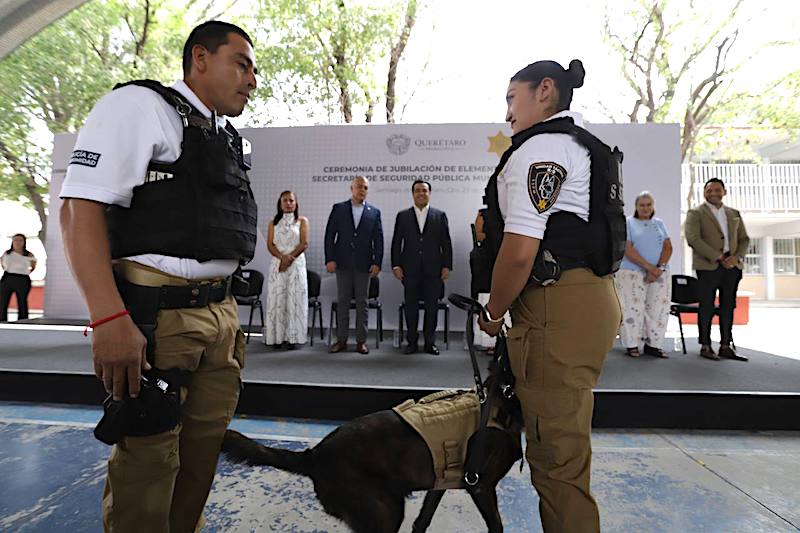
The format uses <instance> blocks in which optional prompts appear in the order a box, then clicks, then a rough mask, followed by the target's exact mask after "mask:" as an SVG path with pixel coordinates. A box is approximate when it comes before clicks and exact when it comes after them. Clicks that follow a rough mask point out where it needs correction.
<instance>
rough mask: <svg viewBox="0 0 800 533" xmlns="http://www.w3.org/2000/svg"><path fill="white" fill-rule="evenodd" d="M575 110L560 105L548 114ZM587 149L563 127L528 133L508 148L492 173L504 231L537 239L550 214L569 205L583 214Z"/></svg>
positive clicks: (574, 116)
mask: <svg viewBox="0 0 800 533" xmlns="http://www.w3.org/2000/svg"><path fill="white" fill-rule="evenodd" d="M560 117H571V118H572V120H573V121H575V125H576V126H581V127H583V117H582V116H581V115H580V113H575V112H572V111H561V112H560V113H556V114H555V115H553V116H552V117H550V118H549V119H548V120H552V119H554V118H560ZM590 177H591V161H590V159H589V150H587V149H586V148H585V147H584V146H583V145H581V144H579V143H578V141H576V140H575V139H574V138H573V137H572V136H571V135H568V134H566V133H543V134H540V135H534V136H533V137H531V138H530V139H528V140H527V141H525V142H524V143H523V144H522V146H520V147H519V148H517V150H516V151H515V152H514V153H513V154H511V157H510V158H509V159H508V161H507V162H506V165H505V167H503V170H502V171H500V173H499V174H498V176H497V200H498V203H499V204H500V212H501V213H502V215H503V220H504V221H505V232H506V233H516V234H518V235H525V236H526V237H533V238H536V239H541V238H542V237H543V236H544V230H545V227H546V226H547V219H548V218H550V215H551V214H553V213H557V212H559V211H569V212H571V213H575V214H577V215H578V216H580V217H581V218H582V219H583V220H586V221H588V220H589V179H590Z"/></svg>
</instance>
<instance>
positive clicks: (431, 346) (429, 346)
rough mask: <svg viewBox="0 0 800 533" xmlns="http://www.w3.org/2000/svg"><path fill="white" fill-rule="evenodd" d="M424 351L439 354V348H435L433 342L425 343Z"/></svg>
mask: <svg viewBox="0 0 800 533" xmlns="http://www.w3.org/2000/svg"><path fill="white" fill-rule="evenodd" d="M425 353H429V354H431V355H439V348H437V347H436V345H435V344H426V345H425Z"/></svg>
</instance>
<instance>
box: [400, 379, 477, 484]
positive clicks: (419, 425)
mask: <svg viewBox="0 0 800 533" xmlns="http://www.w3.org/2000/svg"><path fill="white" fill-rule="evenodd" d="M393 410H394V412H396V413H397V414H398V415H400V417H401V418H403V420H405V421H406V422H408V424H409V425H410V426H411V427H413V428H414V429H415V430H416V432H417V433H419V436H420V437H422V439H423V440H424V441H425V443H426V444H427V445H428V448H429V449H430V452H431V457H432V458H433V471H434V474H435V475H436V481H435V485H434V487H433V488H434V489H435V490H444V489H455V488H462V487H464V461H465V460H466V456H467V441H468V440H469V438H470V436H472V434H473V433H475V431H476V430H477V429H478V424H479V422H480V415H481V413H480V402H479V401H478V395H477V394H475V392H474V391H463V390H443V391H439V392H436V393H434V394H430V395H428V396H425V397H424V398H421V399H420V400H418V401H416V402H415V401H414V400H406V401H405V402H403V403H401V404H400V405H398V406H396V407H394V408H393Z"/></svg>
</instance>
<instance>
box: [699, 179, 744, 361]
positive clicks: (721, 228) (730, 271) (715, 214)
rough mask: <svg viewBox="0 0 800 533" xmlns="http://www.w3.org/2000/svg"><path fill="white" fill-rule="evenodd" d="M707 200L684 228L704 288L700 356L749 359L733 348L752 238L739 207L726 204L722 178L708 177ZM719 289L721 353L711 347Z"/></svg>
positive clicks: (701, 295)
mask: <svg viewBox="0 0 800 533" xmlns="http://www.w3.org/2000/svg"><path fill="white" fill-rule="evenodd" d="M703 196H705V199H706V201H705V203H704V204H703V205H700V206H699V207H696V208H694V209H690V210H689V212H688V213H687V214H686V223H685V225H684V231H685V233H686V242H688V243H689V246H690V247H691V248H692V263H693V267H694V269H695V271H696V272H697V279H698V281H699V288H700V313H699V317H698V329H699V334H700V339H699V340H700V356H701V357H705V358H706V359H711V360H714V361H719V360H720V358H722V357H724V358H727V359H734V360H737V361H747V357H745V356H743V355H739V354H737V353H736V351H734V349H733V348H731V338H732V334H731V330H732V328H733V309H734V308H735V307H736V289H737V288H738V287H739V280H741V279H742V268H743V267H744V257H745V255H746V254H747V248H748V247H749V246H750V237H748V236H747V230H746V229H745V227H744V222H743V221H742V215H741V214H740V213H739V211H737V210H736V209H733V208H731V207H728V206H724V205H722V198H723V197H724V196H725V184H724V183H723V182H722V180H720V179H718V178H712V179H710V180H708V181H707V182H706V184H705V186H704V187H703ZM717 290H719V332H720V343H719V355H717V354H716V353H714V350H713V348H711V320H712V319H713V318H714V299H715V298H716V294H717Z"/></svg>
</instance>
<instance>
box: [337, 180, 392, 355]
mask: <svg viewBox="0 0 800 533" xmlns="http://www.w3.org/2000/svg"><path fill="white" fill-rule="evenodd" d="M368 191H369V181H368V180H367V178H365V177H363V176H358V177H356V178H355V179H354V180H353V181H352V183H351V184H350V192H351V194H352V198H351V199H350V200H347V201H345V202H340V203H338V204H334V205H333V209H332V210H331V214H330V216H329V217H328V225H327V226H326V227H325V268H326V269H327V271H328V272H331V273H333V272H335V273H336V291H337V299H336V301H337V304H336V305H337V308H338V313H337V323H336V337H337V339H336V344H334V345H333V346H331V348H330V350H329V351H330V353H337V352H341V351H343V350H345V349H347V335H348V330H349V328H350V299H351V298H354V299H355V302H356V351H357V352H358V353H362V354H368V353H369V348H368V347H367V292H368V290H369V279H370V278H374V277H376V276H377V275H378V274H379V273H380V271H381V262H382V261H383V228H382V227H381V212H380V210H379V209H378V208H377V207H374V206H372V205H369V204H367V202H366V199H367V192H368Z"/></svg>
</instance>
